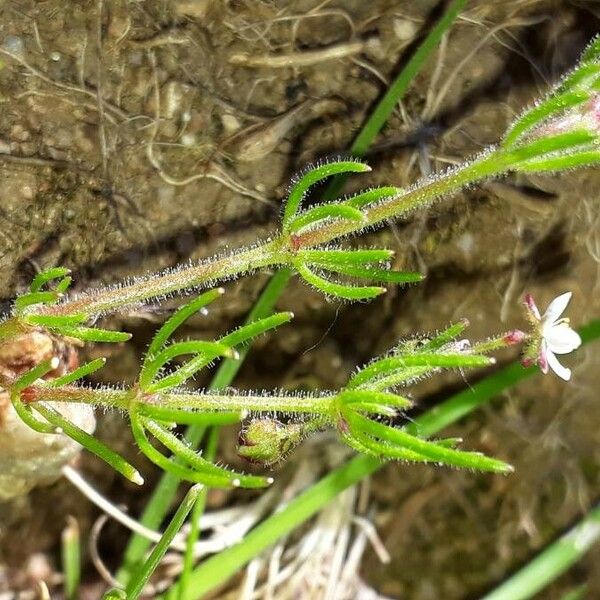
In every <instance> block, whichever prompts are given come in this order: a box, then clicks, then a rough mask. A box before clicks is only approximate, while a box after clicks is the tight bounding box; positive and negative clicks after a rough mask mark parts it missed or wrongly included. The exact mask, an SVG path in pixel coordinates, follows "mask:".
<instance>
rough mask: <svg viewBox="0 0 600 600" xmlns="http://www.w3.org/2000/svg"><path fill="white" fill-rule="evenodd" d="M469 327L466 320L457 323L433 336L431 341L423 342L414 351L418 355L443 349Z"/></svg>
mask: <svg viewBox="0 0 600 600" xmlns="http://www.w3.org/2000/svg"><path fill="white" fill-rule="evenodd" d="M468 325H469V322H468V321H467V320H462V321H458V322H457V323H453V324H452V325H450V326H449V327H447V328H446V329H444V330H442V331H440V332H439V333H437V334H435V335H434V336H433V337H432V338H431V339H429V340H427V341H426V342H424V343H423V344H422V345H421V346H419V347H418V348H417V349H416V350H415V351H416V352H420V353H429V352H434V351H435V350H439V349H440V348H443V347H444V346H445V345H446V344H449V343H450V342H452V341H453V340H455V339H456V338H457V337H458V336H459V335H460V334H461V333H462V332H463V331H464V330H465V329H466V328H467V326H468Z"/></svg>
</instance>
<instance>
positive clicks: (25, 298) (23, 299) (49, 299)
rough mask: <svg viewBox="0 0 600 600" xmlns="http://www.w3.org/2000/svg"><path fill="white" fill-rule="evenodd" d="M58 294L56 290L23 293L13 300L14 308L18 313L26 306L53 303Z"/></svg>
mask: <svg viewBox="0 0 600 600" xmlns="http://www.w3.org/2000/svg"><path fill="white" fill-rule="evenodd" d="M59 298H60V294H59V293H57V292H31V293H29V294H23V295H22V296H19V297H18V298H17V299H16V300H15V310H16V311H17V312H18V313H19V312H21V311H22V310H23V309H24V308H27V307H28V306H33V305H35V304H53V303H54V302H58V300H59Z"/></svg>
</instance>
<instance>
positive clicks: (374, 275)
mask: <svg viewBox="0 0 600 600" xmlns="http://www.w3.org/2000/svg"><path fill="white" fill-rule="evenodd" d="M317 266H319V267H321V268H323V269H326V270H328V271H332V272H333V273H339V274H341V275H350V276H352V277H360V278H361V279H370V280H371V281H383V282H386V283H398V284H402V283H417V282H419V281H423V279H424V275H422V274H421V273H415V272H410V271H388V270H386V269H378V268H375V267H362V266H360V265H342V264H334V263H327V262H321V263H318V265H317Z"/></svg>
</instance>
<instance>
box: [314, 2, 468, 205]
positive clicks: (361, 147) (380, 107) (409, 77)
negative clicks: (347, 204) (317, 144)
mask: <svg viewBox="0 0 600 600" xmlns="http://www.w3.org/2000/svg"><path fill="white" fill-rule="evenodd" d="M466 3H467V0H453V1H452V2H451V3H450V4H449V6H448V9H447V10H446V12H445V13H444V14H443V15H442V18H441V19H440V20H439V21H438V22H437V23H436V24H435V26H434V27H433V28H432V29H431V31H430V32H429V33H428V34H427V37H425V39H424V40H423V41H422V42H421V44H420V45H419V47H418V48H417V50H416V52H415V53H414V54H413V55H412V56H411V58H410V60H409V61H408V62H407V63H406V65H405V66H404V68H403V69H402V70H401V71H400V73H399V74H398V76H397V77H396V79H394V81H393V82H392V85H391V86H390V87H389V88H388V90H387V92H386V93H385V94H384V96H383V98H381V100H380V101H379V102H378V103H377V106H376V107H375V109H374V110H373V112H372V113H371V115H370V116H369V118H368V119H367V121H366V122H365V124H364V125H363V126H362V128H361V130H360V132H359V133H358V135H357V136H356V138H355V139H354V142H353V143H352V145H351V146H350V154H351V155H353V156H358V157H360V156H364V155H365V153H366V151H367V150H368V149H369V146H370V145H371V144H372V143H373V140H374V139H375V137H376V136H377V134H378V133H379V132H380V131H381V129H382V128H383V126H384V125H385V123H386V121H387V120H388V119H389V118H390V116H391V114H392V112H393V111H394V109H395V108H396V107H397V106H398V102H400V100H402V98H403V97H404V94H406V92H407V90H408V88H409V86H410V84H411V83H412V81H413V80H414V78H415V77H416V76H417V74H418V73H419V71H421V69H422V68H423V66H424V65H425V63H426V62H427V59H428V58H429V57H430V56H431V53H432V52H433V51H434V50H435V49H436V48H437V46H438V44H439V42H440V40H441V39H442V36H443V35H444V33H446V31H448V29H450V27H451V25H452V23H454V21H455V20H456V17H458V15H459V14H460V12H461V11H462V9H463V8H464V6H465V4H466ZM345 181H346V177H344V176H339V175H338V176H337V177H336V178H335V179H334V180H333V181H332V182H331V183H330V184H329V186H328V187H327V189H326V191H325V194H324V198H325V199H326V200H331V199H333V198H336V197H337V196H339V194H340V192H341V190H342V188H343V186H344V182H345Z"/></svg>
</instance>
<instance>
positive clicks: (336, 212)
mask: <svg viewBox="0 0 600 600" xmlns="http://www.w3.org/2000/svg"><path fill="white" fill-rule="evenodd" d="M324 219H345V220H347V221H357V222H360V221H363V220H364V215H363V214H362V213H361V212H360V210H358V209H356V208H352V207H351V206H345V205H344V204H321V205H320V206H315V207H314V208H310V209H309V210H307V211H305V212H302V213H300V214H299V215H298V216H297V217H296V218H295V219H293V220H292V221H291V222H290V224H289V225H288V231H290V232H291V233H298V232H299V231H301V230H302V229H305V228H306V227H309V226H310V225H313V224H314V223H317V222H319V221H322V220H324Z"/></svg>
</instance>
